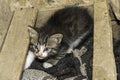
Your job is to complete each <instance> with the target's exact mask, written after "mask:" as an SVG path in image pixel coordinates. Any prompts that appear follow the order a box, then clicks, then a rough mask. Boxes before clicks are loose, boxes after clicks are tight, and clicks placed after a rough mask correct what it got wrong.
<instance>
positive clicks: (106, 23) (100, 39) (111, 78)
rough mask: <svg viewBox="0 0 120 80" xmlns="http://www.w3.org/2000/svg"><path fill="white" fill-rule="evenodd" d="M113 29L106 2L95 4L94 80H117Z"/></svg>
mask: <svg viewBox="0 0 120 80" xmlns="http://www.w3.org/2000/svg"><path fill="white" fill-rule="evenodd" d="M95 1H96V0H95ZM111 28H112V27H111V24H110V19H109V13H108V7H107V2H106V0H100V1H99V2H95V4H94V57H93V80H117V79H116V76H117V75H116V66H115V59H114V54H113V47H112V46H113V45H112V29H111Z"/></svg>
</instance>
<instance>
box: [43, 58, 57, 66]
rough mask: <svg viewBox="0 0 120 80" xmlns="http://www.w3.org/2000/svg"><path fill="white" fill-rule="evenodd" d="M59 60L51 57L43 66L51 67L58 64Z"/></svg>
mask: <svg viewBox="0 0 120 80" xmlns="http://www.w3.org/2000/svg"><path fill="white" fill-rule="evenodd" d="M58 61H59V60H55V59H49V60H48V61H46V62H44V63H43V67H44V68H50V67H53V65H56V64H57V63H58Z"/></svg>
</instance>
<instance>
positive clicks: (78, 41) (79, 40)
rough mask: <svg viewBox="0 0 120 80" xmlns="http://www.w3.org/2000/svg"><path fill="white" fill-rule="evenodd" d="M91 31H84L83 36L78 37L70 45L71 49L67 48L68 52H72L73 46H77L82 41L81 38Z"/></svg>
mask: <svg viewBox="0 0 120 80" xmlns="http://www.w3.org/2000/svg"><path fill="white" fill-rule="evenodd" d="M88 33H89V31H87V32H86V33H84V34H83V35H82V36H80V37H79V38H78V39H76V40H75V41H74V42H73V43H72V44H71V45H70V47H69V49H68V50H67V53H71V51H72V50H73V48H75V47H77V46H78V45H79V43H80V42H81V40H82V39H83V38H84V37H85V36H86V35H87V34H88Z"/></svg>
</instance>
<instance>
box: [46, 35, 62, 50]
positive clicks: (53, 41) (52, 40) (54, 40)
mask: <svg viewBox="0 0 120 80" xmlns="http://www.w3.org/2000/svg"><path fill="white" fill-rule="evenodd" d="M62 38H63V35H62V34H60V33H58V34H54V35H52V36H50V37H49V38H48V39H47V46H48V47H51V48H55V47H57V46H58V45H59V44H60V43H61V41H62Z"/></svg>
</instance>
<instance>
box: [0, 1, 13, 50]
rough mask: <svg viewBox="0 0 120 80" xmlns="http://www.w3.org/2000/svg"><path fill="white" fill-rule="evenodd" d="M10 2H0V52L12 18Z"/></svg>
mask: <svg viewBox="0 0 120 80" xmlns="http://www.w3.org/2000/svg"><path fill="white" fill-rule="evenodd" d="M10 2H11V0H0V51H1V48H2V45H3V43H4V39H5V37H6V34H7V31H8V28H9V25H10V22H11V19H12V16H13V12H12V11H11V10H10Z"/></svg>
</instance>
